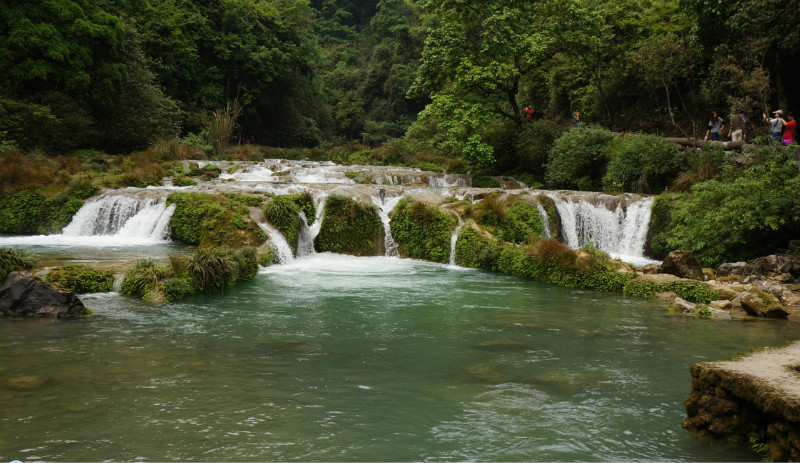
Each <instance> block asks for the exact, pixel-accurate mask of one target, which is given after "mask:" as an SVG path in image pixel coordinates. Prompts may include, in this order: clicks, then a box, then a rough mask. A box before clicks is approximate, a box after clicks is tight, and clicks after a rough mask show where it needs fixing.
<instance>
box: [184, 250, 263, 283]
mask: <svg viewBox="0 0 800 463" xmlns="http://www.w3.org/2000/svg"><path fill="white" fill-rule="evenodd" d="M254 259H255V257H254ZM187 270H188V273H189V276H190V277H191V278H192V282H193V283H194V286H195V287H196V288H197V289H198V290H200V291H206V290H221V289H225V288H228V287H230V286H232V285H233V284H234V283H236V281H237V279H238V273H239V272H238V266H237V263H236V260H235V259H234V258H233V256H231V254H230V253H228V252H225V251H221V250H199V251H197V252H196V253H195V254H194V255H193V256H192V257H191V258H189V261H188V263H187Z"/></svg>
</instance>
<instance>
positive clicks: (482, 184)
mask: <svg viewBox="0 0 800 463" xmlns="http://www.w3.org/2000/svg"><path fill="white" fill-rule="evenodd" d="M472 186H474V187H475V188H500V182H498V181H497V180H496V179H495V178H494V177H489V176H486V175H482V176H478V177H475V178H473V179H472Z"/></svg>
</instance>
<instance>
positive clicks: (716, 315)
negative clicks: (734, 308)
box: [708, 301, 733, 320]
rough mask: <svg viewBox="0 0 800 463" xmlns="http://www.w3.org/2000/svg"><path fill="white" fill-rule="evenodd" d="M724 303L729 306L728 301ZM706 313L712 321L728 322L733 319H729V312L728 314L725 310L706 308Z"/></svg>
mask: <svg viewBox="0 0 800 463" xmlns="http://www.w3.org/2000/svg"><path fill="white" fill-rule="evenodd" d="M726 302H728V303H729V304H730V301H726ZM708 311H709V312H710V313H711V317H710V318H711V319H712V320H730V319H732V318H733V317H731V314H730V312H728V311H727V310H723V309H718V308H716V307H711V306H709V307H708Z"/></svg>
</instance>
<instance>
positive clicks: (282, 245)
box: [256, 220, 294, 264]
mask: <svg viewBox="0 0 800 463" xmlns="http://www.w3.org/2000/svg"><path fill="white" fill-rule="evenodd" d="M256 223H257V224H258V226H259V227H261V229H262V230H264V232H265V233H266V234H267V236H269V242H270V243H272V247H273V248H274V249H275V257H276V258H277V259H278V263H279V264H287V263H289V262H291V261H293V260H294V255H293V254H292V247H291V246H289V242H288V241H286V237H284V236H283V233H281V232H279V231H278V229H277V228H275V227H273V226H272V225H270V224H269V223H267V222H265V221H260V220H259V221H257V222H256Z"/></svg>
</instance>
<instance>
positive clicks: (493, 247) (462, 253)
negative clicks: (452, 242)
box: [455, 226, 501, 271]
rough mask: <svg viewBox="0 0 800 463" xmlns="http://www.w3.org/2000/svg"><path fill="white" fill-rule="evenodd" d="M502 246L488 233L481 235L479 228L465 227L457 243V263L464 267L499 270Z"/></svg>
mask: <svg viewBox="0 0 800 463" xmlns="http://www.w3.org/2000/svg"><path fill="white" fill-rule="evenodd" d="M500 251H501V245H500V243H499V242H498V241H497V240H496V239H494V237H493V236H492V235H491V234H489V233H488V232H485V231H484V233H481V232H480V231H479V229H477V227H475V228H473V227H471V226H470V227H464V228H462V229H461V233H459V235H458V241H456V259H455V263H456V264H457V265H460V266H462V267H469V268H479V269H483V270H489V271H494V270H497V259H498V258H499V257H500Z"/></svg>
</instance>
